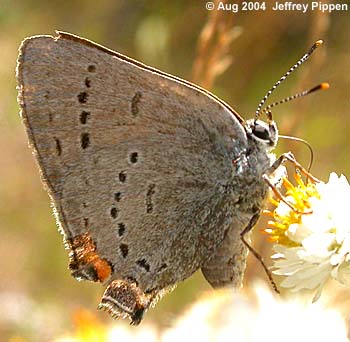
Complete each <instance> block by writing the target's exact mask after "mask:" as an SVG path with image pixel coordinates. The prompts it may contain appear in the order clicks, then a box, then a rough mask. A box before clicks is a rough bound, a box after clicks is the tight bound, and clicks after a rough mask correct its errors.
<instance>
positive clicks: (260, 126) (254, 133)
mask: <svg viewBox="0 0 350 342" xmlns="http://www.w3.org/2000/svg"><path fill="white" fill-rule="evenodd" d="M246 129H247V134H248V135H249V137H250V138H252V139H254V140H255V141H257V142H258V143H259V144H262V145H265V146H266V147H267V148H270V149H273V148H274V147H275V146H276V144H277V141H278V130H277V125H276V123H275V121H273V120H269V121H268V122H264V121H262V120H258V119H251V120H248V121H247V123H246Z"/></svg>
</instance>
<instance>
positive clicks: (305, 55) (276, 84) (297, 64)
mask: <svg viewBox="0 0 350 342" xmlns="http://www.w3.org/2000/svg"><path fill="white" fill-rule="evenodd" d="M321 44H323V40H321V39H320V40H318V41H317V42H316V43H315V44H314V45H312V47H311V49H310V50H309V51H308V52H307V53H306V54H304V55H303V56H302V57H301V58H300V59H299V60H298V62H297V63H295V64H294V65H293V66H292V67H291V68H290V69H289V70H288V71H287V72H286V73H285V74H284V75H283V76H282V77H281V78H280V79H279V80H278V81H277V82H276V83H275V84H274V85H273V87H272V88H271V89H270V90H269V91H268V92H267V93H266V95H265V96H264V97H263V99H262V100H261V101H260V103H259V105H258V108H257V109H256V111H255V117H256V118H258V117H259V116H260V114H261V108H262V107H263V105H264V104H265V102H266V100H267V99H268V98H269V97H270V95H271V94H272V93H273V91H274V90H275V89H276V88H277V87H278V86H279V85H280V84H281V83H282V82H283V81H284V80H285V79H286V78H287V77H288V76H289V75H290V74H291V73H292V72H293V71H294V70H296V69H297V68H298V67H299V66H300V65H301V64H303V63H304V62H305V61H306V60H307V59H309V57H310V56H311V54H312V53H313V52H314V51H315V49H316V48H317V47H319V46H320V45H321Z"/></svg>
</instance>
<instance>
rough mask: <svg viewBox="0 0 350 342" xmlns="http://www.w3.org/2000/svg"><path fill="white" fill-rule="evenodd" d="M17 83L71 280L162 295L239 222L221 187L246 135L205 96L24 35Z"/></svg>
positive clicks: (113, 57)
mask: <svg viewBox="0 0 350 342" xmlns="http://www.w3.org/2000/svg"><path fill="white" fill-rule="evenodd" d="M17 77H18V84H19V91H20V95H19V102H20V105H21V107H22V111H21V113H22V117H23V121H24V123H25V126H26V129H27V133H28V136H29V139H30V142H31V144H32V145H33V147H34V150H35V154H36V158H37V160H38V163H39V166H40V169H41V172H42V178H43V181H44V183H45V184H46V185H47V187H48V191H49V193H50V196H51V198H52V200H53V202H54V206H55V210H56V212H57V216H58V219H59V222H60V225H61V229H62V231H63V233H64V235H65V239H66V242H67V244H68V247H69V248H70V268H71V270H72V272H73V275H75V276H76V277H77V278H80V279H89V280H95V281H97V280H100V281H104V280H106V279H112V280H113V279H133V280H135V282H136V283H137V284H139V286H140V288H141V289H142V290H143V291H146V292H147V291H148V292H150V291H152V290H154V289H158V290H159V289H163V288H164V287H166V286H169V285H173V284H174V283H176V282H177V281H180V280H183V279H185V278H187V277H188V276H190V275H191V274H192V273H193V272H194V271H196V270H197V269H198V268H199V267H200V266H201V265H203V264H204V263H205V262H206V261H207V260H208V259H209V258H210V257H211V256H212V255H214V253H215V251H216V248H217V246H218V245H219V244H220V243H221V242H222V241H223V239H224V237H225V234H227V232H228V230H229V227H230V226H231V227H236V226H237V224H240V223H239V222H237V221H235V220H236V219H235V217H234V215H235V214H234V203H235V201H236V200H237V199H236V198H234V196H232V191H231V192H230V191H227V186H228V184H232V180H233V179H234V177H235V169H234V167H233V165H232V160H234V159H235V158H236V157H237V156H238V152H239V151H240V150H242V149H244V148H245V147H246V136H245V132H244V130H243V127H242V125H241V119H240V118H239V117H238V115H236V114H235V113H234V112H233V111H232V110H230V109H229V108H228V106H227V105H225V104H224V103H222V102H220V101H218V100H217V99H216V98H215V97H214V96H212V95H210V94H208V93H206V92H205V91H203V90H201V89H199V88H196V87H194V86H192V85H190V84H189V83H187V82H185V81H181V80H179V79H176V78H174V77H171V76H169V75H166V74H164V73H161V72H159V71H156V70H154V69H151V68H149V67H146V66H144V65H142V64H140V63H138V62H135V61H132V60H131V59H128V58H127V57H124V56H122V55H119V54H117V53H114V52H112V51H110V50H107V49H105V48H103V47H101V46H98V45H96V44H94V43H91V42H89V41H86V40H83V39H81V38H78V37H75V36H72V35H69V34H63V33H60V34H59V35H58V37H56V38H53V37H51V36H37V37H33V38H31V39H27V40H25V41H24V42H23V44H22V46H21V50H20V56H19V60H18V70H17ZM238 228H243V227H237V228H236V229H238ZM88 265H90V266H89V267H88ZM91 265H93V267H91Z"/></svg>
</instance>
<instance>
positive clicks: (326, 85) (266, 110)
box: [260, 83, 329, 119]
mask: <svg viewBox="0 0 350 342" xmlns="http://www.w3.org/2000/svg"><path fill="white" fill-rule="evenodd" d="M328 88H329V83H321V84H319V85H317V86H316V87H313V88H311V89H309V90H304V91H302V92H300V93H297V94H294V95H292V96H288V97H286V98H285V99H282V100H279V101H276V102H274V103H271V104H269V105H268V106H266V107H265V108H263V109H260V113H266V114H268V113H269V112H270V110H271V108H273V107H276V106H278V105H280V104H282V103H286V102H289V101H292V100H294V99H297V98H299V97H303V96H306V95H309V94H311V93H313V92H315V91H317V90H326V89H328ZM268 119H269V117H268Z"/></svg>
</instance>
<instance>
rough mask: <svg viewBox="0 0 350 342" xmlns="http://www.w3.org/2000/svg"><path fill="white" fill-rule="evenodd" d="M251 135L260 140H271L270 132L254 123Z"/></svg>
mask: <svg viewBox="0 0 350 342" xmlns="http://www.w3.org/2000/svg"><path fill="white" fill-rule="evenodd" d="M252 133H253V134H254V135H255V136H256V137H257V138H259V139H262V140H271V134H270V131H269V130H268V129H267V128H266V127H264V126H261V125H260V124H258V123H256V124H255V125H254V127H253V131H252Z"/></svg>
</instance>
